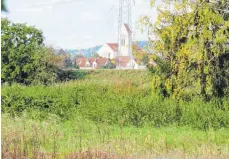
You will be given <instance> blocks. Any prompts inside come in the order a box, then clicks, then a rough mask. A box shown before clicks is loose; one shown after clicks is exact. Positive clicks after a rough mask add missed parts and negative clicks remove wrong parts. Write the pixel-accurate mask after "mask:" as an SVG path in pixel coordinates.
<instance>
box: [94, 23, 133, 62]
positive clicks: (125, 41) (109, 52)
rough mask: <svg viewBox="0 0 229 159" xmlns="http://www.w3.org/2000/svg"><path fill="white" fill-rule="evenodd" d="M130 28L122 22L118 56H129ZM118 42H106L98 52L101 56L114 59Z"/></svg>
mask: <svg viewBox="0 0 229 159" xmlns="http://www.w3.org/2000/svg"><path fill="white" fill-rule="evenodd" d="M130 33H131V30H130V28H129V26H128V25H127V24H123V26H122V29H121V46H120V54H119V56H129V52H128V48H129V34H130ZM117 52H118V44H117V43H106V44H104V45H103V46H102V47H101V48H100V49H99V50H98V52H97V53H98V54H99V56H101V57H106V58H109V57H108V56H110V58H111V59H115V58H116V57H117Z"/></svg>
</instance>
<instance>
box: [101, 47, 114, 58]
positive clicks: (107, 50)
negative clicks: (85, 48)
mask: <svg viewBox="0 0 229 159" xmlns="http://www.w3.org/2000/svg"><path fill="white" fill-rule="evenodd" d="M97 53H98V54H99V56H101V57H105V58H108V57H109V54H110V58H111V59H113V58H115V57H116V52H114V51H113V50H112V49H111V48H110V47H109V46H108V45H107V44H104V45H103V46H102V47H101V48H100V49H99V50H98V52H97Z"/></svg>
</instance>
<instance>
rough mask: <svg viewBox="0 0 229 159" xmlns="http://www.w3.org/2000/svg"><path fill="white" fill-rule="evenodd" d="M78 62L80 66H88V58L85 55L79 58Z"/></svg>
mask: <svg viewBox="0 0 229 159" xmlns="http://www.w3.org/2000/svg"><path fill="white" fill-rule="evenodd" d="M76 63H77V64H78V65H79V67H86V63H87V58H85V57H82V58H77V59H76Z"/></svg>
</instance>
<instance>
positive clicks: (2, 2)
mask: <svg viewBox="0 0 229 159" xmlns="http://www.w3.org/2000/svg"><path fill="white" fill-rule="evenodd" d="M1 10H2V11H5V12H6V11H7V9H6V4H5V1H4V0H1Z"/></svg>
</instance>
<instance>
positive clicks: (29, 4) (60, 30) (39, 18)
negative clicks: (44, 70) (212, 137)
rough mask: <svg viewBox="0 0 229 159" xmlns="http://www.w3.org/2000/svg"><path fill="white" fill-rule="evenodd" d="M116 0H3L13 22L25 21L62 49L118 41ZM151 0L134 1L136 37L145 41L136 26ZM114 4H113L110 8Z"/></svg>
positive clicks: (154, 13)
mask: <svg viewBox="0 0 229 159" xmlns="http://www.w3.org/2000/svg"><path fill="white" fill-rule="evenodd" d="M117 1H118V0H6V3H7V7H8V10H9V12H8V13H4V14H3V16H7V17H8V18H9V19H10V20H12V21H14V22H20V23H27V24H28V25H33V26H35V27H36V28H38V29H41V30H42V31H43V33H44V36H45V39H46V44H49V45H53V46H58V47H62V48H64V49H75V48H87V47H91V46H95V45H102V44H104V43H107V42H117V21H118V20H117V18H118V7H117V6H118V4H117ZM149 1H150V0H135V6H133V13H132V14H133V17H132V21H133V31H134V32H135V36H134V39H135V40H147V36H146V33H144V34H142V33H141V32H140V30H139V29H138V28H137V27H136V21H137V20H138V19H139V18H140V16H142V15H147V14H151V15H152V16H153V17H155V18H156V12H155V10H152V9H150V6H149ZM112 6H113V7H112Z"/></svg>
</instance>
